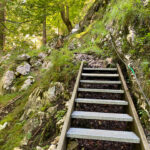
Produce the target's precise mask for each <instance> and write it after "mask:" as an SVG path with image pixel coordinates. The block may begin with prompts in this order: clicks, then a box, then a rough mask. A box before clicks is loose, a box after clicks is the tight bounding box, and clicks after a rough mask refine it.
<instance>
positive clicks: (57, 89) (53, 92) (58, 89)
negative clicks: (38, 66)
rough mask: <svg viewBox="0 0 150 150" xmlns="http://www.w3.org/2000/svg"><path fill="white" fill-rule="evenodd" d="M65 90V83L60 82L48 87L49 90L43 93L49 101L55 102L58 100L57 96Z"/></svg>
mask: <svg viewBox="0 0 150 150" xmlns="http://www.w3.org/2000/svg"><path fill="white" fill-rule="evenodd" d="M63 91H64V87H63V84H62V83H60V82H56V83H54V85H53V86H52V87H50V88H49V89H48V91H46V92H44V93H43V96H44V98H45V99H47V100H48V101H49V102H53V101H55V100H56V97H57V96H58V95H59V94H61V93H62V92H63Z"/></svg>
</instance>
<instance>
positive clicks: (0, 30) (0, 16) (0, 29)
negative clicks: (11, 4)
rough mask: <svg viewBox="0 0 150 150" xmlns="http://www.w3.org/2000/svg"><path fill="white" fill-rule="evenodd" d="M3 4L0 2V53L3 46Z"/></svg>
mask: <svg viewBox="0 0 150 150" xmlns="http://www.w3.org/2000/svg"><path fill="white" fill-rule="evenodd" d="M4 6H5V2H4V1H3V2H0V53H2V51H3V50H4V46H5V24H4V23H5V7H4Z"/></svg>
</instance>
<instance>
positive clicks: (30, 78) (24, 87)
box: [20, 76, 35, 91]
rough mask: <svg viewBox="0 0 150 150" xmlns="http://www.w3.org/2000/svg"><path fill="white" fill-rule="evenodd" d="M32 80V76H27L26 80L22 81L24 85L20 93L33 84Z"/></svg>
mask: <svg viewBox="0 0 150 150" xmlns="http://www.w3.org/2000/svg"><path fill="white" fill-rule="evenodd" d="M34 81H35V80H34V78H33V77H32V76H28V77H27V80H25V81H24V84H23V85H22V87H21V89H20V91H23V90H27V89H28V88H29V87H30V86H31V85H32V84H33V83H34Z"/></svg>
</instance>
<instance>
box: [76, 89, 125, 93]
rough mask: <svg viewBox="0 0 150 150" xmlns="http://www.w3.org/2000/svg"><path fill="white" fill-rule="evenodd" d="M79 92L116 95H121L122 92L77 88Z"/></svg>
mask: <svg viewBox="0 0 150 150" xmlns="http://www.w3.org/2000/svg"><path fill="white" fill-rule="evenodd" d="M78 91H79V92H96V93H117V94H123V93H124V90H112V89H88V88H78Z"/></svg>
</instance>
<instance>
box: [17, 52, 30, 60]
mask: <svg viewBox="0 0 150 150" xmlns="http://www.w3.org/2000/svg"><path fill="white" fill-rule="evenodd" d="M29 59H30V56H29V55H27V54H22V55H19V56H18V58H17V60H20V61H28V60H29Z"/></svg>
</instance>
